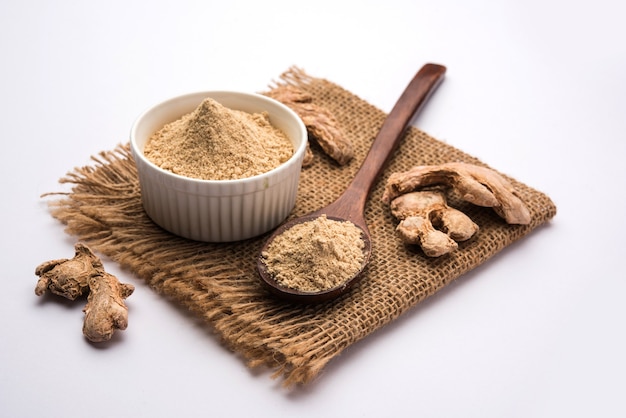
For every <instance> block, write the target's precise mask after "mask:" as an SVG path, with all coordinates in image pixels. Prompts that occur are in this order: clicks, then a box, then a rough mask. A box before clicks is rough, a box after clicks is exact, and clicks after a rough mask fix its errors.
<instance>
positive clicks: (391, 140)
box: [340, 64, 446, 208]
mask: <svg viewBox="0 0 626 418" xmlns="http://www.w3.org/2000/svg"><path fill="white" fill-rule="evenodd" d="M445 72H446V67H444V66H442V65H438V64H426V65H424V66H423V67H422V68H421V69H420V70H419V71H418V72H417V74H416V75H415V77H413V80H411V82H410V83H409V85H408V86H407V87H406V89H405V90H404V92H403V93H402V95H401V96H400V98H399V99H398V101H397V102H396V104H395V105H394V107H393V109H392V110H391V112H390V113H389V115H388V116H387V118H386V119H385V121H384V123H383V126H382V127H381V129H380V131H379V133H378V135H377V136H376V139H375V140H374V142H373V143H372V146H371V148H370V150H369V152H368V154H367V156H366V157H365V160H364V161H363V164H362V165H361V168H360V169H359V171H358V172H357V174H356V176H355V177H354V179H353V180H352V182H351V183H350V185H349V186H348V188H347V189H346V191H345V192H344V193H343V195H342V196H341V197H340V200H344V199H347V200H348V201H350V205H348V204H347V203H348V202H345V203H346V204H345V206H351V205H356V206H359V205H360V207H361V208H364V207H365V202H366V201H367V196H368V194H369V191H370V189H371V187H372V184H373V183H374V180H376V177H377V176H378V174H379V173H380V171H381V170H382V168H383V166H384V165H385V163H386V161H387V159H388V158H389V156H390V155H391V154H392V153H393V151H394V150H395V148H396V147H397V146H398V144H399V143H400V140H401V139H402V138H403V135H402V134H403V133H404V131H405V130H406V128H407V126H408V125H409V122H411V120H412V118H413V116H414V115H416V114H417V112H418V111H420V110H421V109H422V107H423V106H424V104H425V103H426V101H427V100H428V99H429V98H430V96H431V95H432V93H433V92H434V91H435V89H436V88H437V87H438V86H439V84H440V83H441V81H443V76H444V74H445ZM340 205H341V204H340ZM341 206H344V205H341ZM353 207H354V206H353Z"/></svg>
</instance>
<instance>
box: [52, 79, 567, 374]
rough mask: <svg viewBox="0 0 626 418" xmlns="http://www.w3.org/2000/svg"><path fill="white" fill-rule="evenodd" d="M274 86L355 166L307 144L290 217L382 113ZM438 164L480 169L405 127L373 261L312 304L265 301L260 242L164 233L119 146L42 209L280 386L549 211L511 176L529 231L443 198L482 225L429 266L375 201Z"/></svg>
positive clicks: (329, 181) (318, 191) (333, 174)
mask: <svg viewBox="0 0 626 418" xmlns="http://www.w3.org/2000/svg"><path fill="white" fill-rule="evenodd" d="M277 83H289V84H292V85H295V86H297V87H299V88H301V89H303V90H306V91H307V92H308V93H309V94H311V95H312V96H313V98H314V101H315V102H316V103H317V104H318V105H321V106H324V107H326V108H327V109H328V110H330V111H331V112H333V114H334V116H335V117H336V118H337V119H338V121H339V123H340V124H341V127H342V129H343V130H344V132H345V134H346V135H347V136H348V137H350V138H351V139H352V140H353V143H354V145H355V154H356V155H355V161H353V163H351V164H349V165H348V166H346V167H338V166H337V165H336V164H334V163H333V162H332V161H331V160H330V159H329V158H327V157H326V156H325V155H323V154H322V153H320V152H318V151H319V150H315V149H314V151H315V152H317V155H316V162H315V164H314V165H313V166H312V167H310V168H307V169H306V170H304V171H303V173H302V179H301V185H300V188H299V195H298V201H297V202H296V208H295V209H294V211H293V213H292V216H297V215H302V214H304V213H308V212H310V211H312V210H315V209H317V208H319V207H321V206H324V205H325V204H327V203H329V202H331V201H332V200H333V199H335V198H336V197H337V196H338V195H339V194H340V193H341V191H343V189H344V188H345V186H346V185H347V184H348V182H349V180H350V179H351V178H352V177H353V176H354V174H355V172H356V170H357V169H358V166H359V164H360V161H362V160H363V158H364V156H365V154H366V152H367V150H368V148H369V145H370V144H371V141H372V140H373V138H374V136H375V134H376V133H377V131H378V129H379V128H380V126H381V125H382V122H383V120H384V117H385V114H384V113H383V112H382V111H380V110H378V109H376V108H375V107H373V106H371V105H370V104H368V103H367V102H365V101H363V100H362V99H360V98H358V97H357V96H355V95H353V94H352V93H350V92H348V91H346V90H344V89H342V88H341V87H339V86H337V85H335V84H333V83H331V82H329V81H327V80H323V79H317V78H314V77H310V76H308V75H307V74H306V73H304V71H302V70H301V69H298V68H292V69H290V70H289V71H287V72H286V73H285V74H283V75H282V76H281V77H280V80H279V81H278V82H277ZM448 161H465V162H470V163H475V164H482V163H481V162H480V161H478V160H477V159H476V158H474V157H471V156H469V155H467V154H465V153H463V152H461V151H459V150H457V149H455V148H453V147H451V146H449V145H447V144H444V143H442V142H440V141H437V140H435V139H433V138H431V137H429V136H428V135H427V134H425V133H424V132H422V131H419V130H418V129H416V128H410V129H409V131H408V132H407V134H406V137H405V140H404V143H403V144H402V145H401V146H400V147H399V149H398V150H397V151H396V154H395V156H394V158H393V159H392V160H391V162H390V164H389V166H388V167H387V168H386V170H385V172H384V173H383V176H382V178H381V180H380V181H379V183H378V184H377V185H376V186H375V187H374V189H373V191H372V195H371V198H370V200H369V201H368V205H367V207H366V218H367V220H368V223H369V225H370V231H371V233H372V239H373V243H374V254H373V256H372V261H371V263H370V265H369V266H368V269H367V271H366V273H365V277H364V278H363V280H362V281H361V282H360V283H359V285H358V286H357V287H356V288H355V289H353V291H352V292H350V293H349V294H347V295H345V296H343V297H341V298H340V299H338V300H336V301H332V302H328V303H325V304H322V305H314V306H301V305H295V304H289V303H284V302H281V301H278V300H275V299H274V298H273V297H271V296H270V295H269V294H268V293H267V292H266V290H265V289H264V288H263V287H262V286H261V283H260V281H259V279H258V277H257V274H256V270H255V257H256V255H257V254H258V251H259V249H260V246H261V244H262V243H263V240H264V237H259V238H258V239H252V240H247V241H243V242H238V243H230V244H207V243H200V242H195V241H190V240H186V239H183V238H179V237H176V236H173V235H171V234H169V233H167V232H166V231H163V230H162V229H160V228H159V227H158V226H156V225H155V224H154V223H152V221H151V220H150V219H149V218H148V217H147V216H146V214H145V212H144V211H143V208H142V205H141V192H140V188H139V184H138V179H137V172H136V168H135V164H134V161H133V159H132V156H131V154H130V151H129V148H128V145H127V144H122V145H119V146H118V147H116V148H115V149H114V150H112V151H106V152H102V153H100V154H99V155H97V156H95V157H93V162H94V164H93V165H92V166H87V167H82V168H76V169H74V170H73V171H72V172H70V173H68V174H67V175H66V176H65V177H64V178H62V179H61V180H60V182H61V183H69V184H72V190H71V192H70V193H67V194H65V195H64V197H63V198H62V199H60V200H56V201H52V202H50V206H51V213H52V215H53V216H54V217H55V218H57V219H58V220H59V221H61V222H62V223H64V224H65V225H66V231H67V232H68V233H69V234H71V235H74V236H76V237H78V238H79V239H80V240H82V241H84V242H86V243H88V244H89V245H90V246H91V247H92V248H93V249H94V250H96V251H99V252H101V253H102V254H105V255H106V256H108V257H110V258H111V259H112V260H114V261H115V262H118V263H119V264H120V265H121V266H122V267H124V268H126V269H128V270H130V271H132V272H133V273H134V274H136V275H137V276H138V277H139V278H141V279H143V280H144V281H145V282H146V283H147V284H148V285H149V286H150V287H152V288H153V289H155V290H156V291H157V292H159V293H160V294H162V295H164V296H167V297H168V298H170V299H171V300H173V301H175V302H176V303H177V304H179V305H181V306H183V307H186V308H187V309H189V310H191V311H192V312H193V313H194V314H195V315H196V316H198V317H199V318H202V319H203V320H204V321H205V322H206V323H207V324H209V325H210V327H211V329H212V330H214V332H215V333H216V335H218V336H219V337H220V338H221V339H222V341H223V342H224V344H225V345H227V346H228V347H229V348H230V349H232V350H233V351H234V352H236V353H239V354H240V355H242V356H243V357H244V358H245V359H246V361H247V364H248V365H249V366H250V367H258V366H266V367H269V368H271V369H274V370H275V374H274V376H281V377H283V378H284V384H285V385H287V386H289V385H293V384H305V383H308V382H310V381H311V380H312V379H314V378H315V377H316V376H318V375H319V373H320V372H321V371H322V370H323V368H324V366H325V365H326V364H327V363H328V361H330V360H331V359H332V358H334V357H335V356H337V355H338V354H339V353H341V352H342V351H343V350H344V349H345V348H346V347H348V346H350V345H351V344H353V343H354V342H356V341H359V340H361V339H362V338H364V337H365V336H367V335H369V334H370V333H372V332H374V331H376V330H377V329H379V328H381V327H382V326H384V325H385V324H387V323H389V322H391V321H393V320H394V319H395V318H397V317H398V316H400V315H401V314H403V313H404V312H406V311H407V310H409V309H410V308H412V307H414V306H415V305H416V304H418V303H419V302H421V301H423V300H424V299H426V298H427V297H429V296H431V295H432V294H434V293H436V292H437V291H438V290H440V289H441V288H443V287H445V286H446V285H447V284H449V283H450V282H451V281H452V280H454V279H456V278H457V277H459V276H460V275H462V274H463V273H465V272H467V271H469V270H471V269H472V268H474V267H476V266H478V265H480V264H482V263H483V262H485V261H486V260H488V259H489V258H490V257H492V256H493V255H494V254H496V253H497V252H499V251H500V250H502V249H503V248H505V247H506V246H507V245H509V244H511V243H512V242H514V241H516V240H518V239H520V238H522V237H523V236H525V235H526V234H528V233H530V232H531V231H532V230H533V229H535V228H536V227H538V226H539V225H541V224H543V223H544V222H546V221H547V220H549V219H550V218H552V217H553V216H554V215H555V214H556V207H555V206H554V204H553V203H552V202H551V200H550V199H549V198H548V197H547V196H546V195H544V194H543V193H540V192H538V191H536V190H534V189H532V188H530V187H528V186H526V185H524V184H522V183H520V182H518V181H516V180H515V179H510V180H511V181H512V182H513V184H514V185H515V186H516V187H517V189H518V191H519V193H520V196H521V197H522V200H524V201H525V203H526V204H527V206H528V207H529V209H530V212H531V215H532V221H531V224H530V225H527V226H510V225H506V224H505V223H504V222H502V220H501V219H500V218H499V217H498V216H496V215H495V214H494V213H493V211H491V210H488V209H484V208H476V207H473V206H471V205H469V204H466V203H463V202H457V201H454V200H453V201H452V202H453V203H454V204H455V205H456V206H457V207H458V208H459V209H461V210H463V211H464V212H466V213H467V214H468V215H470V216H471V217H472V219H474V221H475V222H477V223H478V224H479V225H480V228H481V229H480V231H479V233H478V234H477V236H476V237H475V238H473V239H472V240H470V241H468V242H465V243H462V244H461V245H460V248H459V250H457V251H456V252H454V253H453V254H451V255H449V256H445V257H440V258H438V259H431V258H428V257H425V256H424V255H423V254H422V253H421V252H420V251H419V250H417V249H415V248H412V247H407V246H404V245H403V244H402V243H401V242H400V241H399V240H398V239H397V237H396V236H395V233H394V227H395V221H394V220H393V219H392V217H391V216H390V214H389V213H388V210H387V208H385V207H384V205H382V204H381V202H380V197H381V195H382V189H383V184H384V180H385V179H386V177H387V176H388V175H389V174H390V173H392V172H395V171H404V170H406V169H408V168H410V167H411V166H413V165H420V164H438V163H442V162H448ZM322 191H323V192H322ZM131 329H132V328H131ZM136 332H138V331H136Z"/></svg>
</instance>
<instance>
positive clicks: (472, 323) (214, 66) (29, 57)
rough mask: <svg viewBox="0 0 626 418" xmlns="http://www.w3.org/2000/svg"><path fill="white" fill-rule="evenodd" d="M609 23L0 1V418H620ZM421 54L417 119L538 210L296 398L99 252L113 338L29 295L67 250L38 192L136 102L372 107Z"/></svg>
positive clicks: (412, 11)
mask: <svg viewBox="0 0 626 418" xmlns="http://www.w3.org/2000/svg"><path fill="white" fill-rule="evenodd" d="M625 16H626V7H625V6H624V3H623V2H619V1H618V0H613V1H611V0H593V1H579V0H573V1H557V0H524V1H495V0H494V1H488V0H475V1H461V0H459V1H453V0H440V1H432V0H428V1H426V0H417V1H410V2H409V1H395V0H386V1H384V2H375V1H364V0H361V1H354V2H342V1H338V0H333V1H326V0H315V1H308V2H296V1H228V2H226V1H223V2H216V1H207V0H204V1H188V0H177V1H175V2H174V1H172V2H170V3H167V2H164V1H143V2H139V1H118V0H110V1H107V2H84V1H47V0H40V1H29V0H25V1H17V0H9V1H7V0H4V1H3V2H2V3H0V59H1V60H2V61H1V65H0V121H1V123H0V136H1V137H2V151H0V159H1V160H0V162H1V164H0V170H1V171H0V174H1V177H0V178H1V179H2V190H3V191H4V193H3V194H4V197H3V198H2V200H1V208H2V209H1V210H2V212H1V216H0V222H1V236H2V239H1V247H0V257H1V260H2V269H1V271H0V281H1V283H2V285H1V290H2V292H1V296H0V335H1V337H0V416H2V417H44V416H45V417H85V416H89V417H92V418H95V417H112V416H121V417H131V416H132V417H138V416H150V417H171V416H180V417H195V416H215V417H228V416H232V417H243V416H259V417H281V416H299V417H323V416H338V417H339V416H341V417H382V416H389V417H391V416H398V417H406V416H424V417H557V416H559V417H566V416H567V417H589V416H594V417H618V416H620V417H623V416H626V405H625V404H624V402H626V401H624V400H623V395H624V392H625V389H626V377H625V373H626V360H625V356H624V353H625V352H626V337H625V332H624V328H625V327H624V322H625V319H626V304H625V303H624V299H625V298H626V283H625V279H626V274H625V273H624V271H625V268H624V266H625V264H624V250H625V249H626V245H625V244H624V238H625V235H626V221H625V219H626V197H625V190H626V189H625V186H626V184H625V183H626V169H625V165H624V158H625V157H626V145H625V144H626V135H625V131H626V81H625V77H626V29H625V28H626V25H625V24H624V17H625ZM429 61H430V62H436V63H440V64H444V65H446V66H447V67H448V73H447V77H446V80H445V81H444V83H443V85H442V86H441V87H440V89H439V90H438V91H437V93H436V94H435V96H434V97H433V98H432V100H431V101H430V102H429V103H428V105H427V107H426V108H425V109H424V111H423V113H422V114H421V115H420V117H419V118H418V119H417V120H416V122H415V123H416V125H418V126H419V127H420V128H421V129H424V130H425V131H426V132H428V133H429V134H431V135H433V136H435V137H437V138H439V139H441V140H444V141H446V142H448V143H450V144H452V145H454V146H456V147H457V148H460V149H462V150H463V151H465V152H467V153H469V154H472V155H474V156H477V157H478V158H480V159H481V160H483V161H484V162H486V163H487V164H489V165H491V166H493V167H494V168H497V169H498V170H501V171H503V172H506V173H507V174H510V175H512V176H514V177H515V178H517V179H518V180H520V181H522V182H524V183H526V184H528V185H530V186H532V187H534V188H536V189H538V190H541V191H543V192H545V193H547V194H548V195H549V196H550V197H551V198H552V199H553V200H554V202H555V203H556V205H557V207H558V214H557V216H556V217H555V218H554V220H553V221H552V222H550V224H549V225H547V226H546V227H542V228H540V229H538V230H536V231H535V232H534V233H532V234H531V235H530V236H528V237H527V238H526V239H524V240H522V241H520V242H518V243H516V244H515V245H512V246H511V247H510V248H508V249H507V250H505V251H504V252H502V253H501V254H499V255H498V256H497V257H495V258H494V259H492V260H491V261H489V262H488V263H486V264H484V265H483V266H481V267H480V268H478V269H476V270H475V271H473V272H471V273H469V274H466V275H464V276H463V277H462V278H460V279H459V280H458V281H456V282H455V283H454V284H452V285H451V286H450V287H449V288H447V289H445V290H444V291H442V292H441V293H440V294H438V295H436V296H435V297H433V298H431V299H430V300H428V301H427V302H426V303H424V304H422V305H421V306H419V307H417V308H416V309H414V310H412V311H411V312H409V313H408V314H406V315H404V316H403V317H402V318H400V319H399V320H397V321H395V322H394V323H393V324H391V325H390V326H388V327H386V328H384V329H382V330H381V331H379V332H377V333H375V334H374V335H372V336H370V337H368V338H366V339H365V340H363V341H361V342H360V343H358V344H355V345H353V346H352V347H350V348H349V349H348V350H346V351H345V352H344V353H343V354H342V355H341V356H340V357H338V358H337V359H335V360H333V361H332V362H331V363H330V364H329V365H328V367H327V368H326V369H325V371H324V373H323V374H322V375H321V377H320V378H319V379H318V380H316V381H315V382H314V383H312V384H311V385H309V386H307V387H304V388H296V389H293V390H286V389H284V388H283V387H282V386H281V383H282V382H281V381H280V380H273V379H272V378H271V377H270V374H271V373H270V372H269V371H267V370H255V371H250V370H248V369H247V368H246V367H245V365H244V363H243V361H241V359H240V358H238V357H237V356H236V355H234V354H232V353H231V352H229V351H228V350H226V349H225V348H223V347H222V346H221V345H220V344H219V342H218V340H217V338H215V336H214V335H212V334H211V332H208V331H207V330H206V328H205V327H203V326H201V325H200V324H199V323H198V322H197V321H196V320H195V319H194V318H193V317H191V316H189V315H188V314H187V313H185V312H184V311H183V310H181V309H178V308H177V307H176V306H174V305H173V304H171V303H169V302H168V301H166V300H164V299H163V298H161V297H160V296H158V295H157V294H155V293H154V292H153V291H151V290H150V289H149V288H148V287H147V286H145V285H144V284H143V282H141V281H140V280H138V279H137V278H135V277H134V276H133V275H132V274H130V273H129V272H127V271H121V270H120V269H119V268H118V267H117V265H115V264H114V263H112V262H110V261H108V262H107V260H106V259H105V260H104V262H105V267H106V268H107V270H108V271H110V272H112V273H114V274H116V275H118V277H119V278H120V279H121V280H122V281H124V282H129V283H133V284H134V285H135V286H136V287H137V289H136V291H135V293H134V294H133V295H132V296H131V298H129V299H128V305H129V308H130V325H129V328H128V329H127V330H126V331H124V332H122V333H120V335H119V336H118V337H119V338H115V341H114V342H111V343H109V344H103V345H99V346H95V345H91V344H89V343H88V342H86V341H85V340H84V338H83V337H82V334H81V326H82V318H83V313H82V311H81V309H82V306H83V302H82V301H81V302H79V303H68V302H64V301H63V300H60V299H58V298H53V297H48V298H46V297H44V298H38V297H36V296H35V294H34V291H33V290H34V287H35V283H36V281H37V278H36V276H35V275H34V269H35V267H36V266H37V265H38V264H39V263H41V262H43V261H46V260H50V259H56V258H65V257H71V256H72V254H73V245H74V242H75V238H74V237H70V236H68V235H67V234H65V233H64V231H63V226H62V225H60V224H59V223H58V222H57V221H56V220H54V219H53V218H52V217H51V216H50V214H49V212H48V209H47V205H46V203H45V202H46V201H45V199H41V198H40V197H39V196H40V195H41V194H43V193H46V192H51V191H65V190H67V188H66V187H67V186H64V185H59V184H58V183H57V180H58V179H59V178H60V177H62V176H63V175H64V174H65V173H66V172H68V171H70V170H72V169H73V168H74V167H76V166H83V165H88V164H91V162H90V159H89V158H90V156H92V155H94V154H97V153H98V152H99V151H102V150H110V149H113V148H114V147H115V146H116V145H117V144H118V143H123V142H126V141H127V138H128V132H129V129H130V126H131V124H132V122H133V120H134V119H135V117H136V116H137V115H138V114H139V113H140V112H141V111H143V110H144V109H145V108H147V107H149V106H151V105H153V104H154V103H156V102H158V101H161V100H164V99H166V98H169V97H170V96H174V95H178V94H182V93H187V92H191V91H195V90H204V89H234V90H241V91H262V90H264V89H265V88H266V86H267V85H268V84H269V83H270V82H271V81H272V80H273V79H276V78H277V77H278V75H279V74H280V73H282V72H283V71H285V70H286V69H287V68H288V67H290V66H292V65H297V66H299V67H301V68H303V69H304V70H305V71H307V72H308V73H310V74H311V75H314V76H317V77H323V78H327V79H329V80H331V81H333V82H335V83H337V84H340V85H341V86H343V87H345V88H346V89H348V90H350V91H352V92H353V93H355V94H357V95H358V96H360V97H362V98H363V99H365V100H367V101H369V102H370V103H372V104H374V105H375V106H377V107H379V108H380V109H382V110H384V111H387V112H388V111H389V110H391V107H392V106H393V104H394V102H395V100H396V99H397V97H398V96H399V94H400V93H401V91H402V89H404V87H405V86H406V84H407V83H408V81H409V80H410V78H411V77H412V76H413V75H414V73H415V72H416V71H417V70H418V69H419V68H420V66H421V65H422V64H424V63H426V62H429Z"/></svg>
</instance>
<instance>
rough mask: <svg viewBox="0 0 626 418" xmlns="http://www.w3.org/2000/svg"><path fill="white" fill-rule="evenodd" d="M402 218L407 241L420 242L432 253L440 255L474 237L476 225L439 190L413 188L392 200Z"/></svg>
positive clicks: (401, 230) (400, 230) (402, 234)
mask: <svg viewBox="0 0 626 418" xmlns="http://www.w3.org/2000/svg"><path fill="white" fill-rule="evenodd" d="M390 209H391V213H392V214H393V216H395V217H396V218H397V219H399V220H400V223H399V224H398V226H397V228H396V231H397V232H398V235H399V236H400V238H401V239H402V241H404V242H405V243H407V244H416V245H419V246H420V247H421V248H422V250H423V251H424V254H426V255H427V256H429V257H439V256H441V255H444V254H447V253H449V252H451V251H454V250H456V249H457V248H458V244H457V241H465V240H468V239H470V238H471V237H472V236H473V235H474V234H475V233H476V231H478V225H476V224H475V223H474V222H473V221H472V220H471V219H470V218H469V217H468V216H467V215H465V214H464V213H463V212H461V211H459V210H457V209H454V208H451V207H449V206H448V205H447V203H446V198H445V196H444V195H443V193H442V192H439V191H419V192H410V193H406V194H403V195H400V196H398V197H396V198H395V199H394V200H392V201H391V203H390Z"/></svg>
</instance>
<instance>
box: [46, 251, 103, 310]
mask: <svg viewBox="0 0 626 418" xmlns="http://www.w3.org/2000/svg"><path fill="white" fill-rule="evenodd" d="M101 269H103V266H102V262H101V261H100V259H99V258H98V257H97V256H96V255H95V254H94V253H93V252H92V251H91V250H90V249H89V248H88V247H87V246H86V245H84V244H81V243H78V244H76V245H74V258H71V259H67V258H62V259H59V260H50V261H46V262H45V263H41V264H40V265H39V266H37V268H36V269H35V274H36V275H37V276H39V281H38V282H37V287H36V288H35V294H36V295H37V296H41V295H43V294H44V293H45V292H46V291H47V290H48V291H50V292H52V293H54V294H56V295H59V296H63V297H64V298H67V299H69V300H75V299H76V298H77V297H78V296H81V295H83V293H85V291H87V290H88V287H89V279H90V278H91V277H92V276H94V275H97V274H98V272H99V271H100V270H101Z"/></svg>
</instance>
